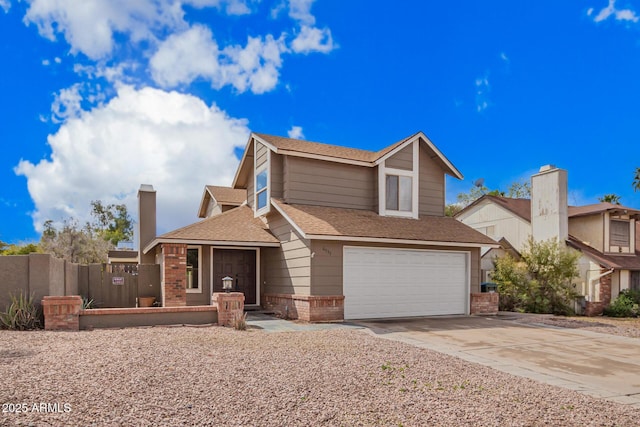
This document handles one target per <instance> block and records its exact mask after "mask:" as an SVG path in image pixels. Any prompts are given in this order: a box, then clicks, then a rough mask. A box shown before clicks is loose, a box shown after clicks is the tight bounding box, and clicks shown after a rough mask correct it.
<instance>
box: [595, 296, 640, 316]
mask: <svg viewBox="0 0 640 427" xmlns="http://www.w3.org/2000/svg"><path fill="white" fill-rule="evenodd" d="M639 300H640V292H638V291H632V290H630V289H625V290H623V291H621V292H620V295H618V298H616V299H615V301H613V302H612V303H611V304H609V306H608V307H606V308H605V309H604V313H603V314H604V315H605V316H609V317H638V316H640V305H639V304H638V302H639Z"/></svg>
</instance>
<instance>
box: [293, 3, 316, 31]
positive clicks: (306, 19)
mask: <svg viewBox="0 0 640 427" xmlns="http://www.w3.org/2000/svg"><path fill="white" fill-rule="evenodd" d="M314 1H315V0H289V16H290V17H291V19H293V20H295V21H298V22H300V23H301V24H303V25H314V24H315V23H316V18H315V17H314V16H313V15H312V14H311V6H312V5H313V2H314Z"/></svg>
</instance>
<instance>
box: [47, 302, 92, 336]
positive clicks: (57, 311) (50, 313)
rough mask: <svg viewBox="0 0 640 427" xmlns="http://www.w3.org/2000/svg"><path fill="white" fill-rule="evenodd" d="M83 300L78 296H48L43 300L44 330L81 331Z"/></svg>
mask: <svg viewBox="0 0 640 427" xmlns="http://www.w3.org/2000/svg"><path fill="white" fill-rule="evenodd" d="M81 308H82V298H81V297H80V296H78V295H73V296H66V297H52V296H47V297H44V298H43V300H42V311H43V314H44V329H45V330H47V331H78V330H80V309H81Z"/></svg>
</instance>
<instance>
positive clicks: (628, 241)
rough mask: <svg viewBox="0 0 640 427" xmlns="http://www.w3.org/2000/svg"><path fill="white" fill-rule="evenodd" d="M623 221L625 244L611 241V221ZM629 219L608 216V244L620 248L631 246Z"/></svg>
mask: <svg viewBox="0 0 640 427" xmlns="http://www.w3.org/2000/svg"><path fill="white" fill-rule="evenodd" d="M614 222H616V223H624V224H625V225H626V233H627V241H626V243H625V244H619V243H618V242H614V241H613V223H614ZM631 237H632V236H631V221H629V220H627V219H620V218H610V219H609V246H617V247H622V248H627V247H630V246H631Z"/></svg>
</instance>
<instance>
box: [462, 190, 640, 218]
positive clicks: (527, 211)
mask: <svg viewBox="0 0 640 427" xmlns="http://www.w3.org/2000/svg"><path fill="white" fill-rule="evenodd" d="M485 200H490V201H492V202H494V203H495V204H497V205H499V206H502V207H503V208H505V209H507V210H508V211H511V212H513V213H514V214H516V215H518V216H519V217H520V218H522V219H524V220H526V221H529V222H531V200H530V199H512V198H510V197H501V196H491V195H488V194H485V195H484V196H482V197H481V198H479V199H478V200H476V201H474V202H473V203H472V204H470V205H469V206H467V207H466V208H464V209H463V210H461V211H460V212H458V213H457V214H456V217H458V216H460V214H461V213H462V212H465V211H467V210H469V209H470V208H471V207H472V206H476V205H478V204H480V203H481V202H483V201H485ZM610 210H617V211H627V212H628V213H629V214H630V215H640V211H639V210H637V209H633V208H628V207H626V206H621V205H614V204H613V203H606V202H602V203H594V204H592V205H585V206H569V207H568V215H569V218H572V217H577V216H582V215H593V214H597V213H601V212H606V211H610Z"/></svg>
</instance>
